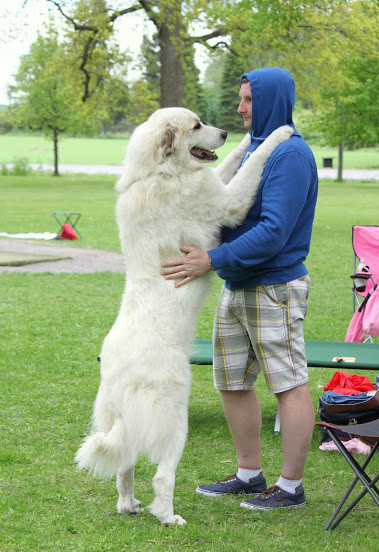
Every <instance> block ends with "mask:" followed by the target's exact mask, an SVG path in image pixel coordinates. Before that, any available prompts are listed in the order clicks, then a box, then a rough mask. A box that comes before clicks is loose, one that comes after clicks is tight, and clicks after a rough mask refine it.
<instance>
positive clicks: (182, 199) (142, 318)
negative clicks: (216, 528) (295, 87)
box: [76, 108, 293, 525]
mask: <svg viewBox="0 0 379 552" xmlns="http://www.w3.org/2000/svg"><path fill="white" fill-rule="evenodd" d="M292 133H293V130H292V128H290V127H280V128H279V129H277V130H276V131H275V132H273V134H272V135H271V136H269V137H268V138H267V139H266V140H265V141H264V143H263V144H262V145H261V146H260V147H259V148H258V149H257V150H256V151H255V152H254V153H253V154H252V155H251V156H250V158H249V159H248V161H247V162H246V163H245V164H244V166H243V167H242V168H241V169H240V170H239V171H238V172H237V173H236V171H237V168H238V165H239V163H240V161H241V158H242V156H243V154H244V153H245V151H246V149H247V147H248V144H249V135H248V134H247V135H246V137H245V139H244V140H243V141H242V142H241V144H240V145H239V146H237V148H236V149H235V150H234V151H232V153H231V154H229V156H228V157H227V158H226V159H225V160H224V161H223V162H222V163H221V164H220V165H219V166H218V167H217V168H216V169H213V168H210V167H206V166H205V165H204V161H209V160H211V159H215V158H216V156H215V155H214V153H213V152H211V151H209V150H213V149H214V148H217V147H219V146H221V145H222V144H223V143H224V141H225V139H226V132H224V131H222V130H220V129H217V128H212V127H209V126H205V125H203V124H202V123H201V122H200V120H199V118H198V116H197V115H196V114H195V113H193V112H191V111H189V110H187V109H184V108H167V109H160V110H158V111H156V112H155V113H154V114H153V115H152V116H151V117H150V118H149V119H148V120H147V121H146V122H145V123H143V124H142V125H140V126H139V127H137V129H136V130H135V131H134V133H133V135H132V137H131V139H130V142H129V146H128V150H127V155H126V159H125V169H124V172H123V175H122V176H121V178H120V179H119V181H118V182H117V184H116V190H117V191H118V192H119V194H120V195H119V199H118V203H117V210H116V212H117V220H118V224H119V233H120V239H121V244H122V250H123V254H124V256H125V263H126V270H127V277H126V285H125V291H124V294H123V297H122V302H121V307H120V312H119V314H118V317H117V319H116V321H115V323H114V325H113V327H112V329H111V330H110V332H109V334H108V335H107V336H106V338H105V340H104V344H103V347H102V350H101V384H100V387H99V391H98V394H97V398H96V402H95V406H94V414H93V433H92V434H91V435H90V436H89V437H87V438H86V439H85V440H84V442H83V444H82V445H81V447H80V449H79V451H78V452H77V454H76V461H77V462H78V465H79V467H80V468H86V469H88V470H89V471H90V472H92V473H93V474H95V475H99V476H101V477H112V476H113V475H115V474H117V488H118V492H119V498H118V502H117V510H118V512H119V513H134V514H137V513H139V512H141V511H142V509H141V505H140V502H139V501H138V500H136V499H135V498H134V491H133V487H134V465H135V463H136V462H137V460H138V458H139V456H141V455H148V456H149V457H150V459H151V461H152V462H154V463H157V464H158V469H157V472H156V475H155V477H154V479H153V486H154V490H155V499H154V500H153V503H152V504H151V505H150V512H151V513H152V514H154V515H155V516H156V517H157V518H158V520H159V521H161V522H162V523H163V524H167V525H169V524H179V525H181V524H183V523H185V520H184V519H183V518H182V517H181V516H179V515H174V512H173V504H172V501H173V491H174V483H175V471H176V467H177V465H178V462H179V460H180V457H181V455H182V451H183V448H184V445H185V441H186V437H187V408H188V397H189V392H190V367H189V361H188V358H189V354H190V347H191V342H192V339H193V334H194V329H195V324H196V319H197V316H198V313H199V310H200V308H201V305H202V303H203V300H204V298H205V295H206V293H207V289H208V284H209V283H210V274H211V273H209V274H207V275H206V276H204V277H202V278H197V279H195V280H193V281H191V282H189V283H188V284H186V285H184V286H183V287H180V288H175V287H174V282H173V281H168V280H165V279H164V278H163V277H162V276H161V274H160V270H161V262H162V261H163V260H165V259H170V258H173V257H178V256H180V255H181V254H182V253H181V252H180V250H179V245H180V244H187V245H193V246H197V247H200V248H201V249H204V250H208V249H210V248H213V247H215V246H216V245H217V244H218V240H219V230H220V227H221V226H235V225H237V224H239V223H241V222H242V221H243V219H244V217H245V215H246V213H247V211H248V209H249V207H250V205H251V204H252V202H253V200H254V197H255V195H256V192H257V189H258V186H259V183H260V180H261V176H262V171H263V169H264V166H265V164H266V162H267V159H268V158H269V156H270V155H271V153H272V152H273V150H274V149H275V147H276V146H277V145H278V144H280V143H281V142H283V141H285V140H287V139H288V138H290V136H291V135H292Z"/></svg>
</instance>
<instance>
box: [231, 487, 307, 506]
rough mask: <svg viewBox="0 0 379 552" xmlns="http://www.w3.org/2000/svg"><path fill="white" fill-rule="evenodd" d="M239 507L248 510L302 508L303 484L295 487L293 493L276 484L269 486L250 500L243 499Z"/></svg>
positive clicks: (303, 503) (303, 504)
mask: <svg viewBox="0 0 379 552" xmlns="http://www.w3.org/2000/svg"><path fill="white" fill-rule="evenodd" d="M240 506H241V508H248V509H249V510H272V509H274V508H302V507H303V506H305V494H304V488H303V485H299V486H298V487H296V490H295V493H294V494H292V493H288V492H287V491H284V490H283V489H281V488H280V487H278V485H274V487H270V488H269V489H267V491H264V492H263V493H261V494H260V495H258V496H257V497H255V498H252V499H251V500H244V501H243V502H241V504H240Z"/></svg>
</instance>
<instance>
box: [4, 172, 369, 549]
mask: <svg viewBox="0 0 379 552" xmlns="http://www.w3.org/2000/svg"><path fill="white" fill-rule="evenodd" d="M113 184H114V179H113V178H110V177H101V176H98V177H85V176H80V177H75V178H71V177H67V176H65V177H60V178H59V179H54V178H53V177H46V176H43V177H39V176H32V177H25V178H19V177H0V196H1V199H2V201H1V202H0V220H1V227H0V231H7V232H21V231H22V232H24V231H54V224H55V222H54V220H53V218H52V216H51V212H52V211H53V210H62V209H66V208H67V209H71V210H80V211H82V213H83V216H82V220H81V222H80V231H81V233H82V235H83V240H81V241H78V242H77V243H73V244H71V243H70V245H75V246H76V247H83V246H86V247H97V248H105V249H109V250H113V251H118V250H119V245H118V238H117V229H116V225H115V221H114V214H113V213H114V202H115V194H114V192H113ZM377 197H378V183H375V182H344V183H342V184H337V183H336V182H331V181H324V182H321V184H320V195H319V201H318V206H317V212H316V219H315V225H314V235H313V240H312V248H311V253H310V255H309V259H308V263H307V264H308V268H309V272H310V276H311V296H310V302H309V312H308V315H307V319H306V322H305V333H306V337H307V339H320V340H343V339H344V335H345V332H346V329H347V325H348V323H349V321H350V319H351V314H352V313H351V303H352V299H351V280H350V274H351V272H352V257H353V255H352V248H351V227H352V225H353V224H377V220H378V218H377V217H378V199H377ZM123 285H124V275H122V274H111V273H101V274H86V275H75V274H72V275H69V274H61V275H51V274H28V273H25V274H4V273H3V274H0V290H1V291H0V297H1V300H0V335H1V343H2V348H1V355H0V370H1V374H2V378H1V379H2V382H1V387H0V420H1V422H0V426H1V443H2V446H1V448H0V491H1V495H2V499H1V502H0V513H1V520H2V523H1V526H0V550H1V552H124V551H127V552H132V551H133V552H134V551H136V552H147V551H159V552H163V551H165V552H166V551H169V552H170V551H172V552H177V551H188V552H189V551H193V550H196V551H201V552H210V551H219V552H233V551H236V552H237V551H238V552H240V551H242V552H248V551H254V552H255V551H256V550H259V551H262V552H273V551H274V552H276V551H279V550H280V551H288V552H292V551H297V550H299V549H302V550H304V551H305V552H314V551H315V550H317V551H320V552H321V551H324V552H327V551H328V552H331V551H337V550H344V551H346V552H356V551H357V550H361V549H362V550H368V551H374V550H375V549H376V548H375V547H376V545H375V543H377V535H376V534H375V527H376V526H377V512H376V508H375V506H374V503H373V501H372V500H371V499H368V498H367V497H365V498H364V499H363V501H362V502H361V503H360V506H359V508H356V509H355V510H354V511H353V512H352V513H351V514H349V516H348V517H347V518H346V519H345V520H344V521H343V522H342V523H341V525H340V526H339V527H338V528H337V529H336V530H335V531H333V532H324V531H323V526H324V525H325V523H326V521H327V519H328V518H329V516H330V514H331V512H332V510H333V509H334V507H335V505H336V504H337V503H338V501H339V500H340V498H341V496H342V494H343V493H344V490H345V488H347V486H348V484H349V482H350V481H351V479H352V472H351V470H350V469H349V468H348V466H347V464H346V462H345V461H344V460H343V459H342V458H341V456H340V455H339V453H327V452H321V451H319V449H318V445H319V441H320V437H319V434H318V432H317V431H316V430H315V432H314V436H313V441H312V445H311V450H310V454H309V460H308V462H307V466H306V471H305V476H304V482H305V489H306V494H307V507H306V508H304V509H300V510H293V511H283V512H262V513H259V512H256V513H254V512H251V511H247V510H243V509H241V508H239V499H238V498H237V499H235V498H232V497H227V498H224V499H221V500H218V499H208V498H206V497H203V496H200V495H197V494H196V493H195V492H194V490H195V488H196V486H197V485H198V484H199V483H208V482H213V481H215V480H217V479H220V478H222V477H224V476H226V475H228V474H229V473H233V472H234V471H235V454H234V450H233V446H232V443H231V439H230V436H229V433H228V430H227V427H226V422H225V420H224V417H223V414H222V409H221V406H220V401H219V397H218V394H217V392H216V391H214V389H213V384H212V373H211V369H210V367H193V385H192V393H191V400H190V410H189V436H188V441H187V445H186V448H185V452H184V455H183V457H182V460H181V463H180V465H179V468H178V471H177V484H176V490H175V502H174V504H175V510H176V511H177V513H179V514H180V515H182V516H183V517H184V518H185V519H186V520H187V522H188V525H186V526H183V527H169V528H165V527H162V526H160V525H159V523H157V521H156V519H155V518H153V517H152V516H150V515H149V514H148V513H147V512H145V513H143V514H142V515H141V516H138V517H131V516H120V515H118V514H117V512H116V500H117V494H116V490H115V481H114V480H112V481H111V482H108V481H107V482H103V481H99V480H97V479H94V478H92V477H90V476H88V475H86V474H85V473H80V472H78V471H77V470H76V467H75V464H74V461H73V457H74V454H75V452H76V450H77V448H78V446H79V444H80V442H81V440H82V438H83V435H84V434H85V433H86V432H87V431H88V428H89V423H90V417H91V409H92V403H93V400H94V397H95V394H96V390H97V387H98V384H99V367H98V363H97V360H96V357H97V354H98V352H99V349H100V346H101V343H102V340H103V338H104V336H105V335H106V333H107V332H108V330H109V328H110V326H111V325H112V323H113V321H114V319H115V316H116V314H117V310H118V306H119V301H120V297H121V293H122V290H123ZM219 288H220V281H219V280H218V279H217V277H216V276H215V278H214V285H213V288H212V293H211V294H210V296H209V297H208V299H207V301H206V303H205V305H204V308H203V310H202V312H201V315H200V318H199V323H198V328H197V336H198V337H209V336H210V334H211V326H212V318H213V312H214V307H215V303H216V301H217V295H218V291H219ZM158 361H159V359H157V362H158ZM333 373H334V370H329V369H314V368H311V369H310V387H311V393H312V398H313V402H314V406H315V408H316V407H317V402H318V398H319V396H320V395H321V394H322V392H323V391H322V385H323V384H324V383H326V382H327V381H329V379H330V378H331V376H332V375H333ZM368 375H369V376H372V379H373V378H374V374H368ZM258 392H259V394H260V396H261V398H262V411H263V429H262V457H263V459H264V471H265V475H266V478H267V479H268V481H269V482H270V483H272V482H274V481H275V478H276V477H277V475H278V474H279V471H280V457H281V455H280V439H279V437H278V436H276V435H275V434H274V432H273V427H274V419H275V410H276V409H275V398H274V397H272V396H270V395H268V393H267V392H266V390H265V386H264V383H263V382H262V381H260V382H259V384H258ZM377 465H378V464H377V461H376V464H375V463H374V462H373V466H372V470H374V469H375V468H376V469H377ZM154 471H155V468H154V466H151V465H150V464H149V462H148V461H147V460H145V459H142V460H141V461H140V462H139V463H138V466H137V470H136V496H137V498H139V499H140V500H141V501H142V502H143V506H146V505H147V504H149V502H150V501H151V499H152V488H151V478H152V476H153V474H154ZM370 471H371V470H370Z"/></svg>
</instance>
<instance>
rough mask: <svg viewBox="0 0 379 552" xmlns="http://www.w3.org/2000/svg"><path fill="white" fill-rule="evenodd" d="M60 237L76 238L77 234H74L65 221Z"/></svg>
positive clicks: (65, 238)
mask: <svg viewBox="0 0 379 552" xmlns="http://www.w3.org/2000/svg"><path fill="white" fill-rule="evenodd" d="M62 228H63V230H62V232H61V238H62V239H64V240H77V239H78V236H77V235H76V234H75V230H74V229H73V228H72V226H70V225H69V224H67V223H64V224H62Z"/></svg>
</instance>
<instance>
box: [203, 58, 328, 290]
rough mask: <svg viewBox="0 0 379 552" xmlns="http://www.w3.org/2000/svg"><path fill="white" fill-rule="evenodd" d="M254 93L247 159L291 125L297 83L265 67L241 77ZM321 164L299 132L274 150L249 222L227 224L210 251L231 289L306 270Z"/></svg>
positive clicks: (275, 280)
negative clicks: (273, 135) (318, 169)
mask: <svg viewBox="0 0 379 552" xmlns="http://www.w3.org/2000/svg"><path fill="white" fill-rule="evenodd" d="M243 77H246V78H247V79H248V80H249V82H250V87H251V97H252V106H253V107H252V121H251V130H250V136H251V143H250V146H249V148H248V150H247V152H246V155H245V157H244V158H243V160H242V163H241V165H242V164H243V162H244V160H245V159H247V157H248V156H249V155H250V154H251V152H253V151H254V150H255V149H256V148H257V147H258V146H259V145H260V144H261V143H262V142H263V141H264V140H265V138H267V136H269V134H271V132H272V131H273V130H275V129H276V128H278V127H279V126H282V125H290V126H292V127H293V128H295V127H294V124H293V121H292V110H293V106H294V103H295V83H294V80H293V78H292V76H291V74H290V73H289V72H288V71H285V70H284V69H280V68H266V69H258V70H254V71H250V72H249V73H245V74H244V75H242V78H243ZM317 187H318V178H317V167H316V162H315V159H314V157H313V154H312V151H311V149H310V148H309V146H308V145H307V143H306V142H305V141H304V139H303V138H302V137H301V135H300V134H299V133H298V132H297V131H296V129H295V132H294V135H293V136H292V137H291V138H290V139H289V140H287V141H286V142H284V143H282V144H280V145H279V146H278V147H277V148H276V149H275V151H274V152H273V153H272V155H271V157H270V158H269V160H268V163H267V165H266V167H265V170H264V172H263V176H262V181H261V184H260V187H259V190H258V195H257V198H256V201H255V203H254V205H253V206H252V207H251V208H250V210H249V212H248V214H247V216H246V218H245V221H244V222H243V223H242V224H241V225H240V226H237V227H235V228H223V230H222V240H221V241H222V245H221V246H220V247H217V248H215V249H212V250H210V251H208V253H209V256H210V258H211V260H212V265H213V268H214V270H216V271H217V272H218V275H219V276H220V278H222V279H223V280H225V285H226V287H227V288H228V289H232V290H233V289H242V288H251V287H254V286H257V285H260V284H279V283H283V282H288V281H290V280H294V279H296V278H300V277H301V276H304V275H305V274H307V272H308V271H307V269H306V267H305V265H304V261H305V259H306V257H307V254H308V252H309V246H310V241H311V232H312V224H313V218H314V212H315V205H316V199H317Z"/></svg>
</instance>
